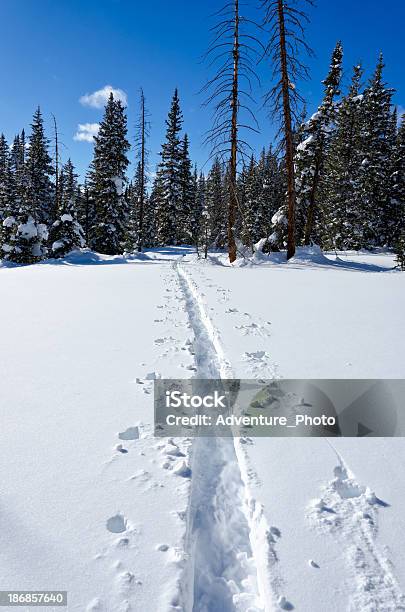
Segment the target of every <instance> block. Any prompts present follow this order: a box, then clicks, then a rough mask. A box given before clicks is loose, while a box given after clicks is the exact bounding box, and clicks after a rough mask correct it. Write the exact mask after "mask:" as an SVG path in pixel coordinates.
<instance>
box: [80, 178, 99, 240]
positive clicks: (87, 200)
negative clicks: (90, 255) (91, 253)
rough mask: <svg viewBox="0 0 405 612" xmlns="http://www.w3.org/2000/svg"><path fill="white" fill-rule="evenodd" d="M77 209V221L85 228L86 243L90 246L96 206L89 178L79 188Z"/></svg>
mask: <svg viewBox="0 0 405 612" xmlns="http://www.w3.org/2000/svg"><path fill="white" fill-rule="evenodd" d="M76 208H77V220H78V222H79V223H80V225H81V226H82V228H83V236H84V242H85V245H86V246H88V245H89V243H90V232H91V229H92V227H93V226H94V223H95V204H94V200H93V199H92V197H91V193H90V189H89V185H88V179H87V177H86V178H85V180H84V184H83V185H82V186H80V185H79V186H78V189H77V200H76Z"/></svg>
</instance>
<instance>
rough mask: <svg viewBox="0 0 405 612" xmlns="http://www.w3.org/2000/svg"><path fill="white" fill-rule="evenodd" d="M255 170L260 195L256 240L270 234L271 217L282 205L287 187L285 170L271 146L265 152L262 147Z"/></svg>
mask: <svg viewBox="0 0 405 612" xmlns="http://www.w3.org/2000/svg"><path fill="white" fill-rule="evenodd" d="M281 163H283V162H281ZM257 172H258V184H259V189H260V195H259V207H258V208H259V209H258V215H257V226H256V229H255V241H256V242H257V241H258V240H260V239H261V238H267V237H268V236H269V235H270V233H271V219H272V217H273V216H274V215H275V213H276V212H277V211H278V210H279V209H280V207H281V206H283V203H284V200H285V193H286V189H287V186H286V181H285V172H282V170H281V167H280V162H279V160H278V158H277V155H276V154H275V152H274V151H273V149H272V147H271V146H270V147H269V149H268V151H267V152H266V151H265V150H264V149H263V151H262V153H261V155H260V159H259V163H258V168H257Z"/></svg>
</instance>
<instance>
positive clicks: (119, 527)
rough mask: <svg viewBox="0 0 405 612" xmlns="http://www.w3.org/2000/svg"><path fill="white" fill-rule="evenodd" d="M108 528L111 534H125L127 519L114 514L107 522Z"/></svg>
mask: <svg viewBox="0 0 405 612" xmlns="http://www.w3.org/2000/svg"><path fill="white" fill-rule="evenodd" d="M106 528H107V530H108V531H109V532H110V533H124V531H126V529H127V519H126V518H125V516H122V514H119V513H118V514H114V516H111V517H110V518H109V519H108V520H107V523H106Z"/></svg>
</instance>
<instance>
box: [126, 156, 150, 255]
mask: <svg viewBox="0 0 405 612" xmlns="http://www.w3.org/2000/svg"><path fill="white" fill-rule="evenodd" d="M142 191H143V200H142V206H143V210H142V226H143V221H144V216H145V214H144V213H145V210H144V205H145V198H146V187H145V181H144V180H142V164H141V162H140V161H138V163H137V164H136V168H135V175H134V181H133V182H131V183H130V185H129V186H128V190H127V194H126V197H127V200H128V201H129V204H130V212H129V219H128V229H127V240H126V247H125V250H126V251H130V252H132V251H134V250H135V249H137V248H138V246H140V248H141V249H142V245H139V222H140V219H139V217H140V202H141V197H142ZM142 243H143V239H142Z"/></svg>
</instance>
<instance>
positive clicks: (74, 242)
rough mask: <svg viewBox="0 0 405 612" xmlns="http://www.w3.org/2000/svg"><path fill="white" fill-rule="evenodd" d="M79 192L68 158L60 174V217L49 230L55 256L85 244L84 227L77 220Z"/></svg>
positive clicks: (72, 167) (51, 251) (75, 175)
mask: <svg viewBox="0 0 405 612" xmlns="http://www.w3.org/2000/svg"><path fill="white" fill-rule="evenodd" d="M77 193H78V192H77V174H76V173H75V169H74V166H73V164H72V161H71V160H70V159H68V161H67V162H66V164H64V166H63V167H62V169H61V171H60V174H59V197H58V201H59V207H60V210H59V211H58V218H57V219H56V221H54V223H53V224H52V226H51V228H50V231H49V244H50V253H51V255H52V256H53V257H65V256H66V255H67V254H68V253H70V251H73V250H74V249H77V248H81V247H83V246H84V244H85V241H84V234H83V228H82V227H81V225H80V223H79V222H78V220H77Z"/></svg>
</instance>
